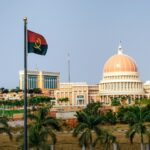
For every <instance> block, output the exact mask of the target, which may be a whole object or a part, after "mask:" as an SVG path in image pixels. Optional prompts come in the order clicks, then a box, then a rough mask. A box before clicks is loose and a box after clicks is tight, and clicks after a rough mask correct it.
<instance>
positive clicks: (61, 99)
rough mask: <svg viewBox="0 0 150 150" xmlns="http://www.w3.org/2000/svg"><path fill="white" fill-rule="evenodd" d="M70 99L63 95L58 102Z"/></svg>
mask: <svg viewBox="0 0 150 150" xmlns="http://www.w3.org/2000/svg"><path fill="white" fill-rule="evenodd" d="M68 101H69V98H68V97H63V98H59V99H58V102H68Z"/></svg>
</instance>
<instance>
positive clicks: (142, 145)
mask: <svg viewBox="0 0 150 150" xmlns="http://www.w3.org/2000/svg"><path fill="white" fill-rule="evenodd" d="M141 150H144V143H143V134H142V133H141Z"/></svg>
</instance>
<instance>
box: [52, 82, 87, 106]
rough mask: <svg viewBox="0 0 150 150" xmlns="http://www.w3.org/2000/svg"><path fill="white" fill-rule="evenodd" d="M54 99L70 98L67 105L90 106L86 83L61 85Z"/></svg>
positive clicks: (55, 92)
mask: <svg viewBox="0 0 150 150" xmlns="http://www.w3.org/2000/svg"><path fill="white" fill-rule="evenodd" d="M54 97H55V98H56V99H57V100H59V98H66V97H67V98H69V101H68V102H66V103H65V104H68V105H72V106H81V105H82V106H84V105H87V104H88V85H87V83H85V82H76V83H60V87H59V88H58V89H57V90H55V91H54Z"/></svg>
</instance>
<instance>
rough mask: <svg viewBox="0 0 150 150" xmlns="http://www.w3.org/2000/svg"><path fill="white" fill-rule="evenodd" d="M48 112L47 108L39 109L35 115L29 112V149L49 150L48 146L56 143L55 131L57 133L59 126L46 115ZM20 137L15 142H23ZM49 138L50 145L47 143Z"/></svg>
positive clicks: (53, 119)
mask: <svg viewBox="0 0 150 150" xmlns="http://www.w3.org/2000/svg"><path fill="white" fill-rule="evenodd" d="M49 111H50V108H49V107H43V108H39V110H38V112H37V113H35V112H32V111H31V112H29V114H28V118H29V119H30V120H31V123H30V124H29V125H28V130H29V132H28V136H29V149H40V150H49V147H50V144H55V143H56V141H57V138H56V135H55V130H57V131H59V130H60V126H59V122H58V120H57V119H55V118H53V117H50V116H49V115H48V114H49ZM22 135H23V133H22ZM22 135H19V137H18V138H17V140H22V142H23V136H22ZM49 137H51V143H48V138H49ZM22 145H23V144H22ZM21 147H22V146H21Z"/></svg>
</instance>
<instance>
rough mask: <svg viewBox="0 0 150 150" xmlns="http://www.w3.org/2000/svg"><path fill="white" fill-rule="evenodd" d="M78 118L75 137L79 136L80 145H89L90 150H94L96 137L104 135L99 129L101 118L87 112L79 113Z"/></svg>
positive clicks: (74, 132)
mask: <svg viewBox="0 0 150 150" xmlns="http://www.w3.org/2000/svg"><path fill="white" fill-rule="evenodd" d="M76 117H77V119H78V124H77V126H76V127H75V129H74V131H73V136H75V137H77V136H79V144H80V145H81V146H85V147H86V146H88V145H89V147H90V150H92V149H93V146H94V140H95V138H94V137H95V136H98V135H100V133H102V131H101V129H100V127H99V124H100V123H101V117H100V116H99V115H94V114H89V113H87V112H85V111H80V112H77V113H76Z"/></svg>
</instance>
